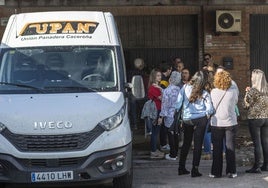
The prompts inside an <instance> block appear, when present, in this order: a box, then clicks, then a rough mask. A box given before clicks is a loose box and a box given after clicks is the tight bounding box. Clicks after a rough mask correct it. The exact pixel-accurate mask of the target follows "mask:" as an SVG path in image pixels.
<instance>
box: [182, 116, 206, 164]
mask: <svg viewBox="0 0 268 188" xmlns="http://www.w3.org/2000/svg"><path fill="white" fill-rule="evenodd" d="M207 121H208V119H207V117H206V116H205V117H202V118H198V119H193V120H192V122H193V124H194V125H187V124H183V127H184V139H183V145H182V148H181V152H180V161H179V168H185V163H186V159H187V155H188V153H189V150H190V148H191V144H192V140H193V137H194V150H193V162H192V165H193V167H198V166H199V163H200V159H201V153H202V145H203V140H204V135H205V130H206V125H207Z"/></svg>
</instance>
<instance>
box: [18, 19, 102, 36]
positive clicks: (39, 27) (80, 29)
mask: <svg viewBox="0 0 268 188" xmlns="http://www.w3.org/2000/svg"><path fill="white" fill-rule="evenodd" d="M98 25H99V23H97V22H77V21H66V22H63V21H60V22H57V21H56V22H41V23H30V24H27V25H25V27H24V28H23V29H22V30H21V32H20V36H27V35H44V34H75V33H76V34H92V33H94V31H95V30H96V28H97V27H98Z"/></svg>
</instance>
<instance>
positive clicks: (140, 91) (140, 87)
mask: <svg viewBox="0 0 268 188" xmlns="http://www.w3.org/2000/svg"><path fill="white" fill-rule="evenodd" d="M130 88H131V93H132V95H133V96H134V97H135V98H136V99H142V98H144V97H145V89H144V84H143V78H142V77H141V76H140V75H135V76H133V77H132V80H131V87H130Z"/></svg>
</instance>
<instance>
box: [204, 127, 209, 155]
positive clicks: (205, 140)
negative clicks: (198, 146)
mask: <svg viewBox="0 0 268 188" xmlns="http://www.w3.org/2000/svg"><path fill="white" fill-rule="evenodd" d="M209 123H210V122H208V124H207V127H206V132H205V137H204V152H205V153H206V154H210V153H211V132H207V130H208V126H209Z"/></svg>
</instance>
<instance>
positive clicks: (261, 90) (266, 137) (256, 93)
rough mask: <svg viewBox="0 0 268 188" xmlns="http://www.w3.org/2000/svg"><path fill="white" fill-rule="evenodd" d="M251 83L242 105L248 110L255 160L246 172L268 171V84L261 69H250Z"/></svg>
mask: <svg viewBox="0 0 268 188" xmlns="http://www.w3.org/2000/svg"><path fill="white" fill-rule="evenodd" d="M251 85H252V86H251V88H250V87H247V88H246V94H245V97H244V102H243V107H244V108H246V109H247V110H248V115H247V118H248V125H249V132H250V135H251V138H252V141H253V145H254V158H255V161H254V165H253V167H252V168H251V169H249V170H246V173H261V171H268V84H267V81H266V77H265V74H264V72H263V71H262V70H260V69H254V70H253V71H252V74H251ZM262 156H263V163H262V166H261V158H262Z"/></svg>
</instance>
